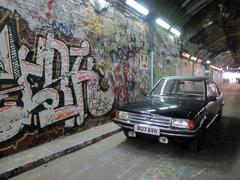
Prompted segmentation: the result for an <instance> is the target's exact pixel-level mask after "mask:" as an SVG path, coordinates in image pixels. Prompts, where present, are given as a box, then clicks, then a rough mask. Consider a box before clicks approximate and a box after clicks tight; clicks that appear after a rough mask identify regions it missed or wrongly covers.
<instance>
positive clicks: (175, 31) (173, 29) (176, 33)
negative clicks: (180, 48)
mask: <svg viewBox="0 0 240 180" xmlns="http://www.w3.org/2000/svg"><path fill="white" fill-rule="evenodd" d="M170 32H171V33H173V34H175V35H176V36H177V37H179V36H180V35H181V33H180V32H179V31H178V30H176V29H175V28H173V27H171V29H170Z"/></svg>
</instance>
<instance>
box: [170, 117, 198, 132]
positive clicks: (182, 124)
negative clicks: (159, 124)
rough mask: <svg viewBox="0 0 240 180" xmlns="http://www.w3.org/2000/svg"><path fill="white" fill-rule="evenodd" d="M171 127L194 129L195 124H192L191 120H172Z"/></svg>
mask: <svg viewBox="0 0 240 180" xmlns="http://www.w3.org/2000/svg"><path fill="white" fill-rule="evenodd" d="M172 127H176V128H185V129H194V128H195V124H194V121H193V120H189V119H177V118H173V119H172Z"/></svg>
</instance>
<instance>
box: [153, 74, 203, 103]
mask: <svg viewBox="0 0 240 180" xmlns="http://www.w3.org/2000/svg"><path fill="white" fill-rule="evenodd" d="M150 95H151V96H174V95H175V96H187V97H195V98H197V99H199V100H202V99H204V81H203V80H182V79H162V80H161V81H159V82H158V84H157V85H156V86H155V87H154V88H153V89H152V91H151V93H150Z"/></svg>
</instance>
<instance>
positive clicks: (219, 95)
mask: <svg viewBox="0 0 240 180" xmlns="http://www.w3.org/2000/svg"><path fill="white" fill-rule="evenodd" d="M212 89H213V93H214V95H215V96H216V99H217V100H216V107H215V114H217V113H218V112H219V111H220V110H221V108H222V105H223V95H222V93H221V92H220V91H219V89H218V87H217V85H216V83H214V82H212Z"/></svg>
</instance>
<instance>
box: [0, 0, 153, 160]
mask: <svg viewBox="0 0 240 180" xmlns="http://www.w3.org/2000/svg"><path fill="white" fill-rule="evenodd" d="M118 8H119V9H120V10H119V9H118ZM0 22H1V23H0V117H1V119H0V156H4V155H9V154H11V153H14V152H17V151H20V150H24V149H26V148H29V147H32V146H35V145H37V144H40V143H42V142H46V141H48V140H51V139H54V138H56V137H59V136H63V135H64V134H66V133H68V132H70V133H71V132H75V131H81V130H85V129H88V128H91V127H93V126H97V125H100V124H103V123H105V122H107V121H108V120H109V119H110V118H111V110H112V108H113V107H114V106H115V105H117V104H121V103H123V102H129V101H133V100H135V99H136V98H138V97H139V95H140V94H141V92H142V91H144V90H146V89H148V81H149V75H148V74H149V67H148V61H149V49H148V47H149V42H148V41H149V28H148V25H147V23H146V22H144V21H143V20H141V19H140V18H137V17H136V16H134V15H133V14H131V13H129V12H127V11H124V8H122V7H121V6H119V5H118V1H112V3H111V4H110V3H105V4H101V3H97V1H91V0H90V1H81V0H78V1H75V0H69V1H66V0H58V1H55V0H38V1H33V0H24V1H12V0H1V2H0Z"/></svg>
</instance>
